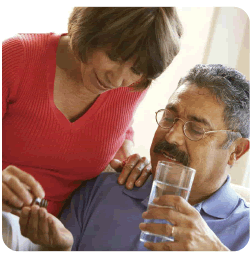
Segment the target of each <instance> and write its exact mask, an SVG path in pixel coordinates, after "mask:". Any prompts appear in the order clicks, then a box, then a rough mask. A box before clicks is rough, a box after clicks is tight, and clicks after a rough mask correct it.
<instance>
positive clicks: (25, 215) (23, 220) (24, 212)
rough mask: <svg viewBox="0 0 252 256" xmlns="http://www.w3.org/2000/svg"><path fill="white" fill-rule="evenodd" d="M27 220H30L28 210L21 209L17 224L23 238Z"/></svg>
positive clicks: (26, 230) (25, 208)
mask: <svg viewBox="0 0 252 256" xmlns="http://www.w3.org/2000/svg"><path fill="white" fill-rule="evenodd" d="M29 218H30V208H29V207H23V209H22V211H21V214H20V219H19V224H20V230H21V234H22V235H23V236H25V237H27V232H28V224H29Z"/></svg>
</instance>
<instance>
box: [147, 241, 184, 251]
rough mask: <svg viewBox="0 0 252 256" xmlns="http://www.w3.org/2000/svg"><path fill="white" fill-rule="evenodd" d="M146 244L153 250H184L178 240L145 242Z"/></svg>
mask: <svg viewBox="0 0 252 256" xmlns="http://www.w3.org/2000/svg"><path fill="white" fill-rule="evenodd" d="M144 246H145V247H146V248H147V249H149V250H151V251H184V248H183V247H181V244H180V243H178V242H164V243H151V242H147V243H144Z"/></svg>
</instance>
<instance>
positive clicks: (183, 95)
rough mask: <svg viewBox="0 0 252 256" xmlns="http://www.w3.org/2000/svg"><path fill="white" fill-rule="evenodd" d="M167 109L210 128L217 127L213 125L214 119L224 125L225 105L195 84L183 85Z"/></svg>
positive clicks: (174, 94) (170, 100)
mask: <svg viewBox="0 0 252 256" xmlns="http://www.w3.org/2000/svg"><path fill="white" fill-rule="evenodd" d="M166 108H167V109H170V110H172V111H174V112H175V113H177V114H179V115H181V117H186V118H188V119H191V120H195V121H197V120H201V122H202V123H204V124H206V125H208V126H209V127H210V126H211V127H213V128H214V126H216V125H213V123H212V120H213V119H215V121H217V119H219V121H218V123H219V125H221V126H222V124H223V111H224V105H223V104H222V103H220V102H219V101H218V100H217V98H216V96H215V95H213V94H212V93H211V92H210V91H209V90H208V89H207V88H200V87H198V86H197V85H195V84H186V83H185V84H183V85H181V86H180V87H179V88H178V89H177V90H176V91H175V92H174V93H173V94H172V96H171V97H170V99H169V102H168V104H167V106H166ZM220 122H221V123H220ZM219 125H218V126H219ZM215 128H216V127H215Z"/></svg>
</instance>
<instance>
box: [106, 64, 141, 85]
mask: <svg viewBox="0 0 252 256" xmlns="http://www.w3.org/2000/svg"><path fill="white" fill-rule="evenodd" d="M107 76H108V79H109V81H110V83H111V84H112V86H113V87H116V88H118V87H126V86H129V85H131V84H132V83H134V82H135V80H136V79H134V77H133V74H131V66H130V65H129V64H128V63H120V64H119V63H117V65H114V66H113V67H112V68H111V69H110V70H109V71H108V73H107Z"/></svg>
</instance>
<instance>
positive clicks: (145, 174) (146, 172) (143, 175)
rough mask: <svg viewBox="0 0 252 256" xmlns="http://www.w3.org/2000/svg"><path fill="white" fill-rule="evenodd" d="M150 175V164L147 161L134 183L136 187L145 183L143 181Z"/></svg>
mask: <svg viewBox="0 0 252 256" xmlns="http://www.w3.org/2000/svg"><path fill="white" fill-rule="evenodd" d="M150 175H151V164H150V163H149V164H147V165H146V166H145V167H144V169H143V170H142V172H141V175H140V177H139V178H138V179H137V181H136V182H135V185H136V186H137V187H141V186H142V185H143V184H144V183H145V181H146V180H147V179H148V178H149V176H150Z"/></svg>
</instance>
